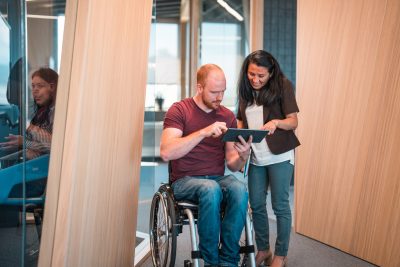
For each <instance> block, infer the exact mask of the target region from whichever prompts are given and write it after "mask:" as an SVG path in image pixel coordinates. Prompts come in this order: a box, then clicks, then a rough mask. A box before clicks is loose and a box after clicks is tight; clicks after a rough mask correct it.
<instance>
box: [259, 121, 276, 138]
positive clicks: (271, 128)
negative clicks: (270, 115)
mask: <svg viewBox="0 0 400 267" xmlns="http://www.w3.org/2000/svg"><path fill="white" fill-rule="evenodd" d="M278 125H279V120H270V121H269V122H267V123H266V124H264V126H263V127H262V128H261V130H267V131H268V135H271V134H274V132H275V130H276V129H277V128H278Z"/></svg>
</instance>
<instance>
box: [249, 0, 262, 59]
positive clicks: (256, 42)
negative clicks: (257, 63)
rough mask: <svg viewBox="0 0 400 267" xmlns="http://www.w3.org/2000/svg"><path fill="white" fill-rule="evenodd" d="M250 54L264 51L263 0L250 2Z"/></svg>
mask: <svg viewBox="0 0 400 267" xmlns="http://www.w3.org/2000/svg"><path fill="white" fill-rule="evenodd" d="M249 44H250V45H249V46H250V52H253V51H256V50H259V49H264V0H251V1H250V38H249Z"/></svg>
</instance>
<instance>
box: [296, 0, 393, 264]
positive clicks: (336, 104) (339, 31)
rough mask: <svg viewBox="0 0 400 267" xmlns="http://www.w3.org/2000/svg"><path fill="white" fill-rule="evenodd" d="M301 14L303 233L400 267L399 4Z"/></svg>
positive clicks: (371, 1)
mask: <svg viewBox="0 0 400 267" xmlns="http://www.w3.org/2000/svg"><path fill="white" fill-rule="evenodd" d="M297 6H298V22H297V31H298V36H297V44H298V46H297V77H298V78H297V99H298V102H299V106H300V110H301V112H300V113H299V128H298V131H297V134H298V136H299V138H300V140H301V142H302V145H301V146H300V147H299V149H297V154H296V158H297V159H296V176H295V177H296V186H295V191H296V193H295V208H296V220H295V228H296V231H297V232H299V233H301V234H304V235H306V236H310V237H312V238H314V239H317V240H320V241H322V242H324V243H327V244H329V245H331V246H333V247H337V248H339V249H341V250H343V251H345V252H348V253H350V254H353V255H355V256H357V257H360V258H363V259H365V260H367V261H370V262H372V263H375V264H378V265H381V266H400V253H399V251H400V245H399V244H400V243H399V242H398V240H399V239H400V179H399V177H400V156H399V155H400V123H399V122H400V90H399V89H400V64H399V62H400V47H399V43H400V2H399V1H397V0H386V1H380V0H351V1H347V0H337V1H318V0H299V1H298V4H297Z"/></svg>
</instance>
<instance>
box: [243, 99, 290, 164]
mask: <svg viewBox="0 0 400 267" xmlns="http://www.w3.org/2000/svg"><path fill="white" fill-rule="evenodd" d="M246 118H247V125H248V127H249V129H261V127H262V126H263V125H264V121H263V106H262V105H261V106H258V105H257V104H255V103H254V104H253V105H251V106H248V107H247V108H246ZM251 148H252V151H253V152H252V153H251V159H250V162H251V164H254V165H257V166H266V165H271V164H275V163H280V162H284V161H287V160H289V161H290V163H291V164H294V149H292V150H289V151H287V152H284V153H282V154H278V155H275V154H272V152H271V150H270V149H269V147H268V144H267V141H266V140H265V138H264V139H263V140H262V141H261V142H260V143H253V144H251Z"/></svg>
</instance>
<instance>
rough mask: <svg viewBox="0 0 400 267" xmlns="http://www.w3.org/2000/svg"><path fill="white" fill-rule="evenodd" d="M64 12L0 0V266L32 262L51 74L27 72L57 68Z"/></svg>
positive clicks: (55, 6) (60, 6) (56, 6)
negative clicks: (32, 77) (32, 76)
mask: <svg viewBox="0 0 400 267" xmlns="http://www.w3.org/2000/svg"><path fill="white" fill-rule="evenodd" d="M64 12H65V0H63V1H62V0H54V1H51V0H46V1H23V0H1V1H0V164H1V165H0V214H1V215H0V237H1V238H0V266H36V265H37V260H38V255H39V253H38V251H39V242H40V236H41V221H42V219H43V205H44V199H45V188H46V183H47V172H48V162H49V153H50V144H51V135H52V119H53V115H54V103H55V92H56V89H57V79H56V77H57V74H55V75H54V73H53V75H50V76H48V75H47V74H44V73H40V74H37V75H35V77H37V78H36V79H35V80H32V79H31V75H32V74H33V73H34V71H36V70H38V69H39V68H49V67H50V68H52V69H53V70H55V71H58V69H59V65H60V59H59V54H60V51H61V43H62V41H61V40H62V39H61V38H62V37H61V36H62V32H63V27H64V26H63V17H64ZM46 73H47V72H46ZM38 77H39V78H38ZM43 92H45V93H43Z"/></svg>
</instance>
